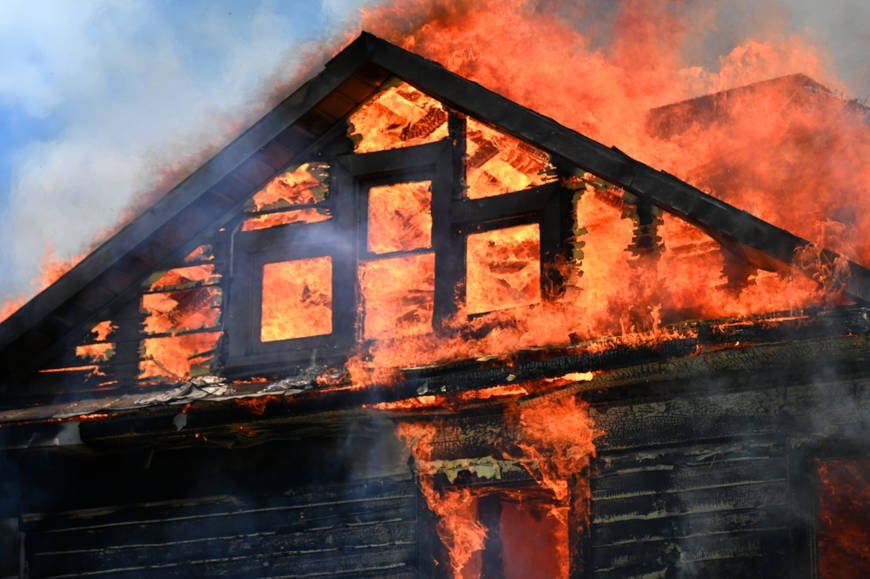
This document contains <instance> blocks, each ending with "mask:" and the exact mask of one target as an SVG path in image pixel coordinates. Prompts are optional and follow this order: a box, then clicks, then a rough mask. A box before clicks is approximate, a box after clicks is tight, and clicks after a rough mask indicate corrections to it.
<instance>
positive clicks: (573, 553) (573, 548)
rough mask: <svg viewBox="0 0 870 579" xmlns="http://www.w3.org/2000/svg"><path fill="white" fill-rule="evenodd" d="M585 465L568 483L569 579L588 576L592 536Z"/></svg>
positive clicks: (589, 498) (589, 468) (588, 472)
mask: <svg viewBox="0 0 870 579" xmlns="http://www.w3.org/2000/svg"><path fill="white" fill-rule="evenodd" d="M591 471H592V468H591V466H589V465H587V466H586V467H585V468H584V469H583V470H582V471H581V472H579V473H577V474H575V475H574V476H573V477H572V480H571V481H569V486H570V489H571V498H570V501H571V504H570V508H569V510H568V553H569V555H568V556H569V557H570V561H571V565H570V570H569V573H568V574H569V577H571V579H581V578H583V577H586V576H589V575H590V573H589V553H590V549H589V546H590V543H591V541H590V537H591V536H592V491H591V487H590V485H589V477H590V473H591Z"/></svg>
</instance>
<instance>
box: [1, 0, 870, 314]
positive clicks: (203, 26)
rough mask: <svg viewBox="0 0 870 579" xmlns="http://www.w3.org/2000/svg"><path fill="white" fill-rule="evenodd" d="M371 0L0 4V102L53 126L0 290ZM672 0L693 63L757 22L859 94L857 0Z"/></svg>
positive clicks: (243, 120)
mask: <svg viewBox="0 0 870 579" xmlns="http://www.w3.org/2000/svg"><path fill="white" fill-rule="evenodd" d="M378 1H382V0H319V1H316V2H293V3H279V2H275V3H271V2H263V3H259V4H254V5H249V4H248V3H241V4H235V3H233V2H229V1H227V2H224V3H221V4H216V3H206V2H202V3H200V2H188V3H183V4H178V5H163V4H154V3H146V2H111V1H109V0H102V1H98V0H81V1H79V2H75V3H70V2H60V1H57V2H47V1H44V2H39V1H36V2H34V1H32V0H6V1H5V2H2V3H0V113H2V110H3V108H4V107H10V108H19V109H22V108H23V109H24V110H26V112H27V113H28V114H29V115H31V116H33V117H36V118H40V119H47V120H48V121H49V124H50V125H51V126H52V127H54V130H53V131H50V135H49V136H40V135H34V137H33V139H32V140H31V141H30V142H29V143H28V144H27V145H26V146H24V147H22V148H21V149H20V150H18V151H16V152H15V153H14V154H13V155H12V159H11V161H12V166H13V175H12V179H11V186H10V188H9V190H8V191H0V272H2V273H0V303H2V302H4V301H5V300H6V299H9V298H14V297H17V296H22V295H26V294H30V293H33V291H34V290H35V289H36V288H34V287H33V286H31V280H33V279H34V278H36V277H37V276H38V274H39V265H40V263H41V262H42V261H43V259H44V258H45V257H46V255H47V251H48V250H49V249H51V250H52V251H54V252H55V255H56V257H58V258H62V259H63V258H68V257H70V256H73V255H76V254H80V253H82V252H84V251H86V250H88V249H90V248H91V247H92V244H93V243H94V240H95V239H100V238H105V237H106V234H107V232H110V231H111V229H112V228H113V226H115V224H117V223H118V221H119V220H121V219H122V218H124V217H125V212H127V213H126V216H129V211H128V209H129V208H130V207H131V205H133V206H139V207H141V206H142V205H146V204H147V203H148V202H149V201H150V200H151V199H152V198H151V197H144V196H143V195H144V193H145V192H149V191H151V190H153V189H155V188H157V189H166V188H167V187H168V186H169V185H171V184H172V179H166V175H167V173H172V174H173V175H175V176H176V177H181V176H183V174H184V172H185V171H186V170H192V169H193V168H195V166H196V165H197V163H199V162H201V161H202V160H204V157H203V155H202V151H203V150H204V149H206V148H207V147H210V149H208V150H211V151H214V150H215V149H216V148H219V147H221V146H223V145H224V144H226V143H228V142H229V140H230V139H231V138H232V136H233V135H235V134H237V133H238V131H240V130H241V129H243V128H244V127H246V126H247V125H249V124H250V123H251V122H253V121H254V120H255V119H256V118H257V117H258V116H260V115H261V114H263V113H264V112H265V111H266V110H268V105H270V104H274V99H272V98H271V97H269V96H266V95H275V96H277V95H278V94H279V93H283V94H287V92H288V90H289V87H285V88H284V90H283V91H282V90H278V87H280V86H282V85H285V84H286V83H287V82H288V79H292V78H294V74H296V73H298V72H299V71H300V67H302V66H311V65H314V64H317V62H315V61H317V60H318V59H319V61H320V62H322V61H323V60H325V59H326V58H328V57H329V56H330V55H331V54H333V53H334V52H335V51H337V50H338V48H340V46H341V45H342V44H343V43H344V42H346V41H347V40H349V39H350V38H351V37H352V36H353V35H355V34H356V32H357V29H356V28H357V26H358V24H357V21H358V15H359V12H358V10H359V8H361V7H365V6H367V5H372V4H375V3H377V2H378ZM433 1H434V0H433ZM422 4H423V2H421V5H422ZM539 5H540V6H539V8H540V9H541V10H550V9H552V10H556V11H559V12H564V16H565V18H566V20H568V21H573V22H576V23H577V25H578V26H580V24H581V23H582V25H583V26H584V28H583V29H584V31H588V33H589V34H590V35H591V36H592V37H593V41H594V42H595V43H597V44H600V45H602V46H604V45H606V43H607V42H608V40H609V39H610V38H611V37H612V35H614V34H625V33H628V34H630V33H631V31H620V30H615V29H614V28H613V26H612V24H613V21H614V14H615V13H616V10H615V9H614V4H613V3H612V2H604V1H603V0H589V1H588V2H585V3H565V2H553V1H548V0H540V1H539ZM670 6H671V8H672V9H673V10H679V11H686V12H687V13H688V14H690V15H691V18H689V20H688V21H689V22H692V23H695V22H697V34H696V35H694V34H693V43H696V44H697V46H693V47H690V48H691V49H692V53H693V54H697V55H698V59H699V62H698V65H699V66H703V67H707V68H709V69H711V70H715V68H716V65H717V62H718V59H719V58H720V57H721V56H722V55H724V54H727V53H728V52H729V51H730V50H731V49H732V48H733V47H734V46H737V45H738V44H739V43H741V42H743V41H744V40H745V39H746V37H747V35H749V34H755V33H758V32H764V31H763V30H760V29H762V28H763V27H771V28H773V29H776V30H777V31H778V32H776V33H777V34H792V33H799V34H802V35H804V36H805V37H808V38H809V39H810V40H812V41H814V42H815V43H817V45H818V46H819V47H821V48H822V49H823V50H826V51H828V52H829V53H830V54H831V58H832V63H831V66H832V67H833V69H834V70H833V71H832V73H833V74H832V77H836V78H839V79H840V80H841V82H842V86H841V87H835V88H839V89H841V90H843V91H844V92H845V93H846V96H848V97H857V98H865V99H866V98H868V97H870V68H868V66H870V65H868V62H867V54H870V32H868V30H870V27H868V26H867V24H868V23H870V3H867V2H865V1H863V0H831V1H829V2H824V3H821V2H815V1H813V0H799V1H794V0H792V1H788V2H782V3H778V2H772V1H768V2H761V3H759V2H755V1H752V0H731V1H730V2H729V3H727V4H726V3H722V2H716V3H713V2H711V1H708V0H703V1H687V2H681V3H674V4H673V5H670ZM760 23H764V24H760ZM593 24H594V25H593ZM693 26H694V24H693ZM666 32H667V31H662V33H663V34H666ZM494 33H496V31H494ZM771 34H773V33H771ZM315 48H316V50H315ZM312 52H317V54H318V55H319V56H317V57H315V58H313V59H312V57H311V53H312ZM311 70H312V71H313V70H316V68H314V69H311ZM795 72H797V71H795ZM662 104H664V103H662Z"/></svg>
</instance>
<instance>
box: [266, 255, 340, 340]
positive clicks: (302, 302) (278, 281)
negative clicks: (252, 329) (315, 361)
mask: <svg viewBox="0 0 870 579" xmlns="http://www.w3.org/2000/svg"><path fill="white" fill-rule="evenodd" d="M262 308H263V310H262V319H261V323H260V339H261V340H262V341H264V342H271V341H275V340H286V339H290V338H304V337H308V336H319V335H323V334H329V333H330V332H331V331H332V258H331V257H329V256H325V257H315V258H311V259H300V260H295V261H279V262H274V263H267V264H265V265H264V266H263V300H262Z"/></svg>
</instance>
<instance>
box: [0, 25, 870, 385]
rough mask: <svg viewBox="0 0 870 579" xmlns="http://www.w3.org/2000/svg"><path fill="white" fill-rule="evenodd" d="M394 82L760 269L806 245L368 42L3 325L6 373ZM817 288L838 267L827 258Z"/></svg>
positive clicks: (94, 312) (856, 281)
mask: <svg viewBox="0 0 870 579" xmlns="http://www.w3.org/2000/svg"><path fill="white" fill-rule="evenodd" d="M390 76H396V77H399V78H401V79H402V80H404V81H406V82H408V83H409V84H411V85H413V86H415V87H417V88H418V89H420V90H421V91H423V92H425V93H427V94H429V95H430V96H432V97H434V98H436V99H437V100H439V101H441V102H442V103H444V105H445V106H447V107H450V108H452V109H454V110H457V111H459V112H461V113H465V114H468V115H470V116H473V117H476V118H478V119H480V120H482V121H485V122H488V123H491V124H493V125H497V126H498V127H499V128H500V129H502V130H504V131H505V132H507V133H509V134H511V135H513V136H514V137H517V138H519V139H522V140H524V141H527V142H528V143H530V144H532V145H534V146H536V147H538V148H540V149H542V150H544V151H546V152H547V153H549V154H551V155H553V156H554V157H556V158H560V159H564V160H565V161H567V162H569V163H571V164H573V165H576V166H578V167H579V168H581V169H583V170H585V171H588V172H590V173H593V174H595V175H597V176H599V177H601V178H603V179H605V180H607V181H610V182H612V183H613V184H615V185H618V186H620V187H622V188H623V189H625V190H626V191H629V192H631V193H633V194H635V195H638V196H639V197H641V198H644V199H647V200H648V201H650V202H652V203H654V204H655V205H657V206H659V207H660V208H662V209H663V210H665V211H668V212H670V213H672V214H674V215H677V216H678V217H681V218H683V219H685V220H686V221H688V222H689V223H691V224H693V225H696V226H698V227H700V228H702V229H703V230H705V231H706V232H707V233H708V234H709V235H711V236H712V237H714V238H715V239H717V240H718V241H719V242H720V243H722V244H724V245H726V246H728V247H729V248H730V249H731V250H733V251H734V252H735V253H737V254H738V255H741V256H743V257H744V258H745V259H746V260H747V261H749V262H750V263H752V264H753V265H756V266H759V267H762V268H765V269H772V268H782V267H785V266H786V265H787V264H790V263H791V261H792V258H793V256H794V254H795V250H796V249H798V248H800V247H804V246H809V245H810V244H809V242H808V241H806V240H804V239H802V238H800V237H797V236H795V235H792V234H791V233H789V232H787V231H785V230H783V229H780V228H778V227H775V226H773V225H771V224H769V223H767V222H765V221H762V220H761V219H758V218H756V217H754V216H752V215H750V214H748V213H746V212H744V211H741V210H739V209H737V208H735V207H733V206H731V205H729V204H727V203H724V202H722V201H720V200H718V199H716V198H714V197H712V196H710V195H707V194H705V193H703V192H702V191H700V190H698V189H696V188H695V187H692V186H691V185H689V184H688V183H685V182H683V181H681V180H679V179H677V178H676V177H674V176H673V175H670V174H668V173H665V172H662V171H657V170H656V169H654V168H652V167H650V166H648V165H646V164H644V163H641V162H639V161H637V160H635V159H632V158H631V157H629V156H628V155H626V154H624V153H623V152H621V151H620V150H619V149H617V148H615V147H612V148H610V147H607V146H605V145H602V144H600V143H598V142H596V141H593V140H592V139H589V138H588V137H585V136H583V135H581V134H579V133H577V132H576V131H573V130H571V129H568V128H566V127H564V126H562V125H560V124H558V123H557V122H555V121H553V120H552V119H550V118H547V117H544V116H542V115H540V114H538V113H536V112H534V111H532V110H529V109H527V108H525V107H522V106H520V105H517V104H516V103H513V102H511V101H510V100H508V99H506V98H504V97H502V96H500V95H498V94H496V93H494V92H492V91H490V90H487V89H486V88H484V87H482V86H480V85H478V84H476V83H474V82H471V81H469V80H467V79H465V78H463V77H461V76H459V75H456V74H454V73H452V72H450V71H448V70H447V69H445V68H443V67H442V66H441V65H439V64H438V63H435V62H433V61H430V60H427V59H425V58H422V57H420V56H418V55H415V54H412V53H410V52H408V51H406V50H403V49H401V48H399V47H398V46H395V45H393V44H390V43H389V42H387V41H385V40H382V39H380V38H377V37H375V36H373V35H371V34H368V33H363V34H361V35H360V36H359V37H358V38H357V39H356V40H355V41H354V42H352V43H351V44H350V45H349V46H347V47H346V48H345V49H344V50H343V51H341V52H340V53H339V54H338V55H337V56H335V57H334V58H333V59H332V60H330V61H329V62H328V63H327V64H326V65H325V67H324V70H323V71H322V72H321V73H320V74H318V75H317V76H316V77H314V78H313V79H312V80H310V81H308V82H307V83H306V84H304V85H303V86H302V87H300V88H299V89H298V90H296V91H295V92H294V93H293V94H291V95H290V96H289V97H287V98H286V99H285V100H284V101H283V102H281V103H280V104H279V105H278V106H277V107H275V108H274V109H273V110H272V111H271V112H269V113H268V114H267V115H265V116H264V117H263V118H262V119H260V120H259V121H258V122H257V123H255V124H254V125H253V126H252V127H251V128H249V129H248V130H247V131H246V132H245V133H243V134H242V135H241V136H239V137H238V138H236V139H235V140H234V141H233V142H232V143H230V144H229V145H228V146H227V147H225V148H224V149H223V150H222V151H221V152H220V153H218V154H217V155H215V156H214V157H213V158H212V159H210V160H209V161H208V162H206V163H205V164H204V165H202V166H201V167H200V168H199V169H197V170H196V171H194V172H193V173H192V174H191V175H190V176H189V177H187V178H186V179H185V180H184V181H182V182H181V183H180V184H179V185H178V186H176V187H175V188H174V189H172V190H171V191H169V192H168V193H167V194H166V195H165V196H164V197H163V198H161V199H160V200H159V201H158V202H157V203H155V204H154V206H153V207H151V208H150V209H149V210H147V211H146V212H144V213H143V214H142V215H140V216H139V217H137V218H136V219H135V220H133V221H132V222H131V223H129V224H128V225H127V226H126V227H124V228H123V229H122V230H121V231H119V232H118V233H117V234H116V235H115V236H114V237H112V238H111V239H109V240H108V241H106V242H105V243H104V244H103V245H101V246H100V247H98V248H97V249H96V250H94V251H93V252H92V253H91V254H90V255H88V256H87V257H86V258H85V259H84V260H82V261H81V262H80V263H79V264H78V265H77V266H76V267H74V268H73V269H72V270H70V271H69V272H68V273H67V274H66V275H64V276H63V277H61V278H60V279H59V280H58V281H57V282H55V283H54V284H53V285H51V286H49V287H48V288H46V289H45V290H44V291H42V292H41V293H40V294H39V295H37V296H36V297H35V298H33V299H32V300H31V301H30V302H28V303H27V304H26V305H25V306H23V307H22V308H21V309H20V310H18V311H17V312H16V313H14V314H13V315H11V316H10V317H9V318H8V319H7V320H6V321H5V322H4V323H3V324H2V325H0V367H4V368H5V367H10V368H11V367H12V366H13V363H14V361H15V360H16V359H17V357H18V356H21V355H25V354H27V353H28V352H33V351H38V350H41V349H43V348H46V347H48V346H50V345H51V344H52V343H54V342H55V341H56V340H57V339H58V338H59V337H61V336H65V335H66V334H67V333H68V332H70V331H72V330H73V329H74V328H76V327H77V326H78V325H80V324H81V323H83V322H85V321H86V320H88V319H92V318H94V317H95V316H100V315H101V312H104V311H105V312H108V311H110V310H111V308H112V306H113V305H114V304H115V303H116V302H115V300H117V299H120V296H123V295H126V294H127V293H128V292H129V291H130V290H131V289H132V288H134V287H135V286H136V285H137V284H138V283H140V282H141V280H142V279H144V278H145V277H147V276H148V275H149V274H151V273H152V272H153V271H154V270H155V268H157V267H158V266H159V264H162V263H165V262H166V261H170V260H172V259H175V260H177V261H180V259H181V257H182V256H181V255H180V251H181V249H180V248H182V247H186V246H189V245H190V242H191V241H193V240H195V239H196V238H197V236H198V235H200V234H201V233H202V232H203V231H205V230H206V229H207V228H208V226H209V225H211V224H213V223H215V222H219V221H220V220H221V218H222V217H223V216H227V215H230V214H232V213H233V212H235V211H237V210H238V209H239V208H240V207H241V206H242V204H243V203H244V202H245V200H246V199H247V198H248V197H249V195H250V194H251V191H252V190H254V188H255V187H257V186H259V185H261V184H262V183H264V182H265V181H266V180H267V179H268V178H270V177H271V176H272V175H273V174H274V173H275V172H276V171H277V170H278V169H281V168H282V167H284V166H285V165H286V164H287V163H289V162H290V161H292V160H293V159H294V158H297V157H299V156H301V155H302V154H304V153H305V152H306V151H310V150H311V149H312V147H314V146H316V144H317V143H318V139H320V138H321V137H322V136H323V135H325V134H331V133H332V131H333V130H334V129H335V128H336V127H337V126H341V123H342V122H343V118H344V117H345V116H346V115H347V114H348V113H350V112H351V111H352V110H353V109H354V108H355V107H356V106H357V105H358V104H360V103H362V102H363V101H365V100H366V99H367V98H368V97H370V96H371V95H372V94H374V93H375V92H376V91H377V90H378V89H379V87H380V85H381V84H382V83H383V81H384V80H386V79H387V78H388V77H390ZM819 257H820V259H819V261H818V262H817V263H816V264H815V265H807V264H802V265H798V267H800V268H801V269H803V271H804V272H805V273H807V274H808V275H810V276H811V277H814V278H817V279H818V278H819V277H820V276H823V275H824V268H825V267H830V266H832V264H833V263H834V261H835V259H837V255H836V254H834V253H833V252H830V251H826V250H822V251H821V252H820V256H819ZM848 268H849V273H850V275H849V277H848V280H847V281H846V286H845V293H846V294H847V295H849V296H850V297H852V298H854V299H856V300H859V301H862V302H867V301H870V271H868V270H867V269H865V268H863V267H862V266H860V265H858V264H855V263H853V262H848Z"/></svg>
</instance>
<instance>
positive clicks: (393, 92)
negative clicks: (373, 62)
mask: <svg viewBox="0 0 870 579" xmlns="http://www.w3.org/2000/svg"><path fill="white" fill-rule="evenodd" d="M385 87H386V88H384V89H383V90H382V91H381V92H380V93H378V94H377V95H375V96H374V97H373V98H371V99H370V100H369V101H367V102H365V103H364V104H362V105H361V106H360V107H359V108H358V109H357V110H356V111H354V112H353V113H351V115H350V117H349V118H348V121H349V125H348V136H349V137H350V138H351V139H352V140H353V141H354V151H355V152H357V153H368V152H372V151H385V150H388V149H396V148H400V147H411V146H414V145H422V144H426V143H434V142H436V141H440V140H442V139H446V138H447V111H446V110H444V107H443V106H442V105H441V103H440V102H438V101H436V100H435V99H433V98H431V97H429V96H427V95H425V94H423V93H422V92H420V91H419V90H417V89H416V88H414V87H412V86H411V85H409V84H407V83H404V82H401V81H399V80H398V79H394V80H391V81H388V82H387V83H386V84H385Z"/></svg>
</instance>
